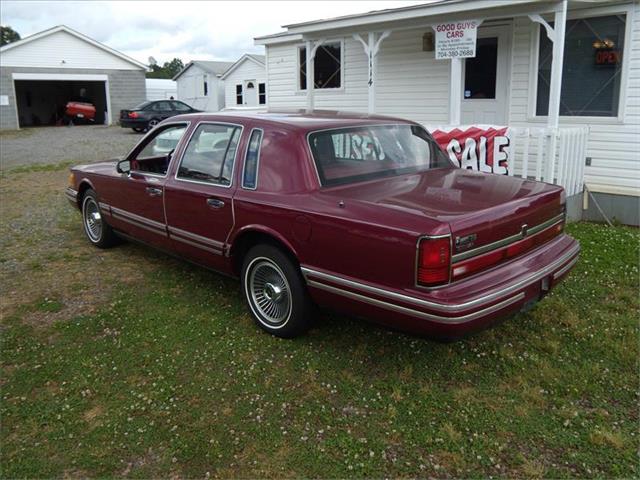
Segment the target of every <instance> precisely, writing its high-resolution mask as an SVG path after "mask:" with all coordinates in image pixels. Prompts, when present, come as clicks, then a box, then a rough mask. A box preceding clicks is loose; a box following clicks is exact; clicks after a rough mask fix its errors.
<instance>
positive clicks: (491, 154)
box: [431, 125, 510, 175]
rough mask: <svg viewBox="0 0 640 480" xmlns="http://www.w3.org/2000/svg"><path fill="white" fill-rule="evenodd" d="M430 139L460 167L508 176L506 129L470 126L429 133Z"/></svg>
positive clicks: (438, 129)
mask: <svg viewBox="0 0 640 480" xmlns="http://www.w3.org/2000/svg"><path fill="white" fill-rule="evenodd" d="M431 134H432V135H433V138H434V139H435V140H436V142H438V144H439V145H440V146H441V147H442V149H443V150H444V151H445V152H447V154H448V155H449V158H450V159H451V160H452V161H454V162H456V163H457V164H458V166H459V167H460V168H466V169H468V170H476V171H479V172H487V173H497V174H500V175H508V174H509V143H510V142H509V129H508V127H491V126H486V125H484V126H483V125H473V126H469V127H463V129H460V128H452V129H450V130H446V129H441V128H436V129H434V130H431Z"/></svg>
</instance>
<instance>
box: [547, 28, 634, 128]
mask: <svg viewBox="0 0 640 480" xmlns="http://www.w3.org/2000/svg"><path fill="white" fill-rule="evenodd" d="M551 25H552V26H553V24H551ZM625 25H626V18H625V15H607V16H601V17H590V18H576V19H573V20H568V21H567V25H566V33H565V43H564V66H563V72H562V88H561V93H560V115H562V116H576V117H615V116H617V115H618V105H619V101H620V80H621V77H622V59H623V54H624V32H625ZM539 35H540V49H539V54H538V95H537V98H536V115H548V113H549V90H550V81H551V62H552V57H553V42H551V40H549V38H548V37H547V34H546V31H545V29H544V27H542V26H540V33H539Z"/></svg>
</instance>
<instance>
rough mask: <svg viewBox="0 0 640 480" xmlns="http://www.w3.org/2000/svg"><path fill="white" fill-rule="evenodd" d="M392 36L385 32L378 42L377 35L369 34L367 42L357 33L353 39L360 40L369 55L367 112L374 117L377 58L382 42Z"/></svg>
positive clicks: (387, 31) (389, 31)
mask: <svg viewBox="0 0 640 480" xmlns="http://www.w3.org/2000/svg"><path fill="white" fill-rule="evenodd" d="M389 35H391V30H385V31H384V32H382V33H381V34H380V36H379V37H378V39H377V40H376V33H375V32H369V35H368V38H367V41H366V42H365V41H364V39H363V38H362V37H361V36H360V34H358V33H356V34H354V35H353V38H354V39H356V40H358V41H359V42H360V43H361V44H362V47H363V48H364V53H365V55H367V59H368V60H369V62H368V72H369V79H368V81H367V93H368V102H367V103H368V108H367V111H368V113H369V115H372V114H374V113H375V112H376V71H377V68H376V67H377V63H378V62H377V56H378V52H379V51H380V44H381V43H382V41H383V40H384V39H385V38H387V37H388V36H389Z"/></svg>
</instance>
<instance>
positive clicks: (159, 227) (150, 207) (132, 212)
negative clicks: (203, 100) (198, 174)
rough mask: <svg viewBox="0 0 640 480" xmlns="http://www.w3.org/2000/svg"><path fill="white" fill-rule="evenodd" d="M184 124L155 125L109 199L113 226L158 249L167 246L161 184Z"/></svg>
mask: <svg viewBox="0 0 640 480" xmlns="http://www.w3.org/2000/svg"><path fill="white" fill-rule="evenodd" d="M187 127H188V123H186V122H181V123H175V124H168V125H163V126H161V127H158V128H157V129H155V130H153V131H152V132H151V133H149V134H148V135H147V136H146V137H145V138H144V139H143V140H142V141H141V142H140V144H138V145H137V146H136V147H135V148H134V150H133V151H132V152H131V154H130V155H129V156H128V157H127V159H128V160H129V162H128V163H129V171H128V172H125V173H123V174H122V178H121V183H120V186H119V188H118V189H117V192H116V194H114V195H113V196H112V198H110V199H109V202H108V203H109V205H110V212H111V221H112V223H113V227H114V228H116V229H118V230H121V231H123V232H125V233H127V234H129V235H131V236H132V237H134V238H136V239H139V240H141V241H143V242H145V243H148V244H151V245H154V246H157V247H159V248H164V249H170V247H171V246H172V243H171V241H170V240H169V237H168V233H167V228H166V221H165V214H164V186H165V183H166V179H167V172H168V169H169V162H170V160H171V155H172V154H173V152H174V150H175V149H176V148H177V147H178V145H179V143H180V141H181V139H182V136H183V135H184V133H185V131H186V129H187Z"/></svg>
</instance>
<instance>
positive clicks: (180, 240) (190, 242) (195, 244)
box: [170, 236, 222, 255]
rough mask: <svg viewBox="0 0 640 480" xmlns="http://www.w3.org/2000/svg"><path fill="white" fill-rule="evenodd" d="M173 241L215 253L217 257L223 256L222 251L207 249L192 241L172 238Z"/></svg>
mask: <svg viewBox="0 0 640 480" xmlns="http://www.w3.org/2000/svg"><path fill="white" fill-rule="evenodd" d="M170 238H171V239H172V240H177V241H179V242H182V243H186V244H187V245H191V246H192V247H196V248H201V249H202V250H206V251H207V252H211V253H215V254H216V255H222V250H215V249H213V248H209V247H205V246H204V245H202V244H200V243H196V242H192V241H191V240H187V239H186V238H182V237H176V236H170Z"/></svg>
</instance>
